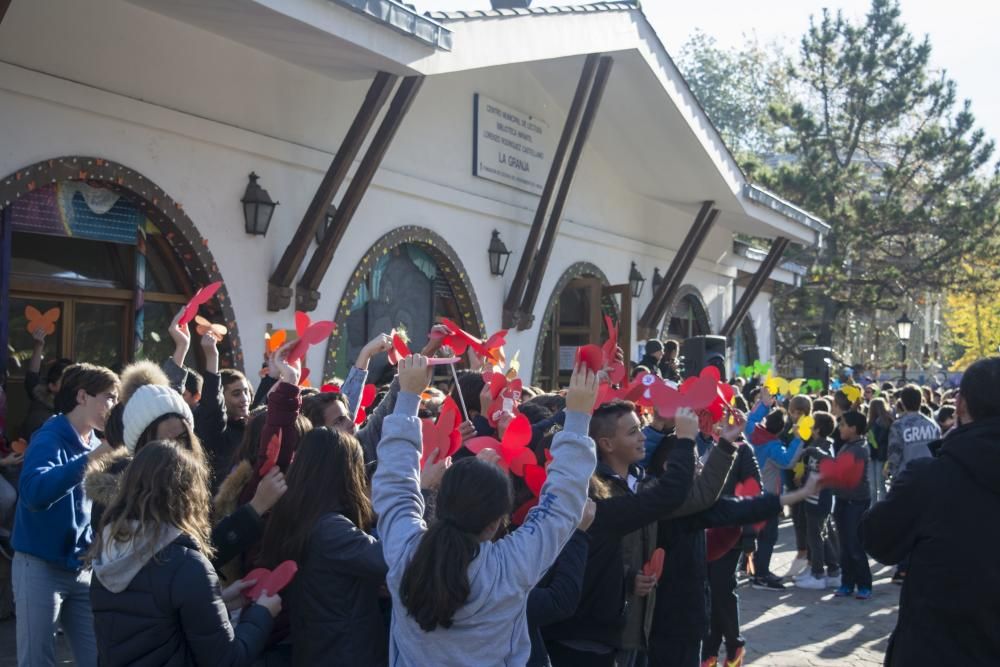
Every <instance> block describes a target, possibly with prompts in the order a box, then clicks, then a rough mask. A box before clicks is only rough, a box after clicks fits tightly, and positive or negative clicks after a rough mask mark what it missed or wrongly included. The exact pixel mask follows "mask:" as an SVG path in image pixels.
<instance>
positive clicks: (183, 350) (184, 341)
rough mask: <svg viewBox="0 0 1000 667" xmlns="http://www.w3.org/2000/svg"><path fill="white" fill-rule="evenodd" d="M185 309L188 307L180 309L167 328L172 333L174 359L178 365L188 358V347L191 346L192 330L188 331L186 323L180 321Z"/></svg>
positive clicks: (181, 364)
mask: <svg viewBox="0 0 1000 667" xmlns="http://www.w3.org/2000/svg"><path fill="white" fill-rule="evenodd" d="M185 310H187V308H186V307H185V308H181V309H180V310H178V311H177V314H176V315H175V316H174V319H173V321H172V322H171V323H170V326H169V327H168V328H167V333H168V334H170V338H171V339H172V340H173V341H174V356H173V360H174V363H175V364H177V365H178V366H183V365H184V359H185V358H187V353H188V349H190V347H191V332H190V331H188V326H187V325H186V324H181V323H180V322H181V318H182V317H183V316H184V311H185Z"/></svg>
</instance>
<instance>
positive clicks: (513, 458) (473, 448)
mask: <svg viewBox="0 0 1000 667" xmlns="http://www.w3.org/2000/svg"><path fill="white" fill-rule="evenodd" d="M530 443H531V422H529V421H528V418H527V417H525V416H524V415H517V416H516V417H514V419H513V420H512V421H511V422H510V425H509V426H507V430H506V432H504V434H503V440H497V439H496V438H493V437H490V436H488V435H487V436H480V437H478V438H472V439H471V440H467V441H466V443H465V448H466V449H468V450H469V451H470V452H472V453H473V454H478V453H479V452H481V451H482V450H484V449H495V450H496V451H497V453H498V454H499V455H500V461H499V462H498V463H497V465H499V466H500V467H501V468H503V469H504V470H509V471H510V472H512V473H514V474H515V475H517V476H518V477H523V476H524V468H525V466H526V465H527V464H529V463H537V459H536V458H535V453H534V452H533V451H531V450H530V449H528V445H529V444H530Z"/></svg>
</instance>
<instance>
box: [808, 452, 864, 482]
mask: <svg viewBox="0 0 1000 667" xmlns="http://www.w3.org/2000/svg"><path fill="white" fill-rule="evenodd" d="M819 474H820V475H821V476H822V477H823V486H825V487H829V488H833V489H853V488H855V487H856V486H857V485H858V484H860V483H861V478H862V477H863V476H864V474H865V462H864V461H863V460H861V459H859V458H858V457H856V456H855V455H854V454H852V453H851V452H841V453H840V454H839V455H838V456H837V458H835V459H823V460H822V461H820V462H819Z"/></svg>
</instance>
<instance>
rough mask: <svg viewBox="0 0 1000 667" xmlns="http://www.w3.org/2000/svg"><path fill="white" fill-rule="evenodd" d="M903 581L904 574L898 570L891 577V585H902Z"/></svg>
mask: <svg viewBox="0 0 1000 667" xmlns="http://www.w3.org/2000/svg"><path fill="white" fill-rule="evenodd" d="M904 579H906V573H905V572H900V571H899V570H896V573H895V574H893V575H892V583H894V584H899V585H902V584H903V580H904Z"/></svg>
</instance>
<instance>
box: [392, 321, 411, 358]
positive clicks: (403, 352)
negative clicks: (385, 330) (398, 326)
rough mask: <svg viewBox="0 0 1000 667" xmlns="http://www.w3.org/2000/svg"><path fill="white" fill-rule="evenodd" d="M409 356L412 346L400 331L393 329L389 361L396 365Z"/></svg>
mask: <svg viewBox="0 0 1000 667" xmlns="http://www.w3.org/2000/svg"><path fill="white" fill-rule="evenodd" d="M408 356H410V348H409V347H408V346H407V344H406V341H405V340H404V339H403V337H402V336H401V335H400V334H399V332H398V331H396V330H395V329H393V330H392V349H391V350H389V363H390V364H392V365H393V366H395V365H397V364H398V363H399V361H400V359H405V358H407V357H408Z"/></svg>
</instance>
